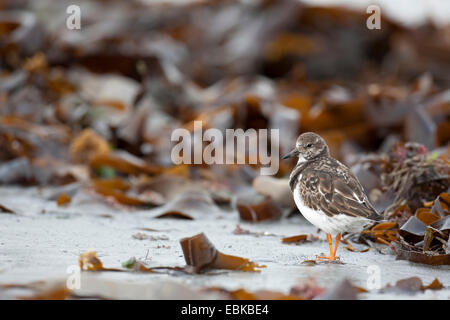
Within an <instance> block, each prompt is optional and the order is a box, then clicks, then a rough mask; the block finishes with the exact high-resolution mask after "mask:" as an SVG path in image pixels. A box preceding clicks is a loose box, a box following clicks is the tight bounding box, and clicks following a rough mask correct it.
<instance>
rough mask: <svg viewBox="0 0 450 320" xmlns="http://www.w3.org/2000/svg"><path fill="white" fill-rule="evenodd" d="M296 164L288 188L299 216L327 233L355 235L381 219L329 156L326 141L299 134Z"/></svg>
mask: <svg viewBox="0 0 450 320" xmlns="http://www.w3.org/2000/svg"><path fill="white" fill-rule="evenodd" d="M294 155H297V156H299V161H298V163H297V165H296V167H295V168H294V169H293V170H292V173H291V175H290V181H289V184H290V187H291V190H292V192H293V195H294V200H295V202H296V204H297V207H298V209H299V210H300V212H301V213H302V214H303V215H304V216H305V218H306V219H308V220H309V221H310V222H311V223H312V224H314V225H316V226H317V227H318V228H320V229H322V230H323V231H325V232H327V233H332V234H336V233H340V232H358V231H361V230H363V229H364V228H365V227H366V226H367V225H369V224H371V223H373V222H374V221H378V220H381V216H380V215H379V214H378V213H377V212H376V210H375V209H374V208H373V206H372V205H371V204H370V202H369V199H368V198H367V196H366V194H365V193H364V189H363V187H362V186H361V184H360V183H359V181H358V179H357V178H356V177H355V176H354V175H353V173H352V172H351V171H350V169H349V168H348V167H346V166H345V165H344V164H342V163H341V162H339V161H338V160H336V159H334V158H333V157H331V156H330V154H329V151H328V146H327V145H326V143H325V141H324V140H323V139H322V138H321V137H320V136H318V135H317V134H314V133H305V134H302V135H301V136H300V137H299V138H298V140H297V144H296V149H294V150H293V151H292V152H291V156H294Z"/></svg>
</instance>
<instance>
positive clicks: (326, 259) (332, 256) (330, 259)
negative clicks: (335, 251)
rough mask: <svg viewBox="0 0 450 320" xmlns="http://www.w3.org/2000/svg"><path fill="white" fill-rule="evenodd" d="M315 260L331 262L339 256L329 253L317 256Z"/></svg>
mask: <svg viewBox="0 0 450 320" xmlns="http://www.w3.org/2000/svg"><path fill="white" fill-rule="evenodd" d="M316 260H318V261H328V262H331V261H336V260H339V257H338V256H335V255H331V256H317V258H316Z"/></svg>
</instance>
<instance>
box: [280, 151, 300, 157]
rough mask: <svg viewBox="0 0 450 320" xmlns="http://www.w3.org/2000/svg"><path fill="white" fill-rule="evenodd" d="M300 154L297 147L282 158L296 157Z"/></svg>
mask: <svg viewBox="0 0 450 320" xmlns="http://www.w3.org/2000/svg"><path fill="white" fill-rule="evenodd" d="M298 154H299V152H298V150H297V149H293V150H292V151H291V152H289V153H288V154H286V155H284V156H283V158H281V160H284V159H288V158H292V157H296V156H298Z"/></svg>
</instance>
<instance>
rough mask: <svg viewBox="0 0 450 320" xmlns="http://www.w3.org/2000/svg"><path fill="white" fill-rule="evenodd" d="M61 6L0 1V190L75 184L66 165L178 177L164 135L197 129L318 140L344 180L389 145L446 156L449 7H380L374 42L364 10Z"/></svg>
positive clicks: (279, 5) (285, 143) (186, 4)
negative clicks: (411, 145) (315, 136)
mask: <svg viewBox="0 0 450 320" xmlns="http://www.w3.org/2000/svg"><path fill="white" fill-rule="evenodd" d="M72 4H73V3H72V2H70V1H58V2H55V1H45V0H42V1H22V0H20V1H8V0H6V1H5V0H3V1H1V2H0V8H1V12H0V58H1V60H0V103H1V108H0V115H1V118H0V145H1V149H2V152H1V154H0V161H1V162H2V163H3V164H4V170H3V171H0V172H3V174H0V182H1V183H3V184H9V183H23V184H26V185H27V184H38V185H45V184H61V183H62V184H66V183H68V182H71V181H74V180H77V179H79V177H76V174H75V173H73V172H72V171H73V170H72V169H73V168H72V169H70V170H69V169H67V164H71V165H73V164H78V165H85V166H86V165H87V166H89V167H90V169H93V173H94V174H95V175H100V176H102V175H108V174H109V175H114V170H116V171H117V169H119V171H120V170H121V171H123V169H120V168H118V166H119V165H121V163H120V161H122V160H123V158H124V157H126V158H127V159H128V160H127V161H135V162H136V163H139V165H142V166H145V167H148V168H146V169H145V170H144V171H143V172H144V173H147V174H154V173H157V172H160V170H162V169H161V168H165V169H167V168H170V167H172V166H173V163H172V162H171V159H170V150H171V148H172V146H173V143H172V142H171V141H170V135H171V132H172V131H173V130H174V129H176V128H186V129H188V130H190V131H192V130H193V121H195V120H201V121H203V126H204V128H218V129H220V130H225V128H243V129H244V130H245V129H248V128H255V129H261V128H277V129H279V130H280V136H281V139H280V142H279V144H280V145H279V147H280V152H281V153H285V152H287V151H288V150H290V149H291V148H292V146H293V145H294V141H295V139H296V137H297V136H298V135H299V134H300V133H301V132H305V131H314V132H317V133H319V134H320V135H322V136H323V137H324V138H325V139H326V141H327V142H328V144H329V145H330V148H331V152H332V154H333V155H334V156H335V157H337V158H339V159H341V160H342V161H344V162H345V163H346V164H349V165H353V164H355V163H356V162H357V161H359V160H360V157H361V155H365V154H367V153H370V152H379V153H380V152H381V153H382V152H388V151H389V150H390V149H391V148H392V146H394V145H395V144H397V143H399V142H407V141H412V142H417V143H420V144H423V145H424V146H425V147H426V149H427V150H434V149H437V150H439V153H443V152H444V153H445V152H446V151H445V148H446V146H447V145H448V141H449V138H450V120H449V115H450V113H449V107H450V105H449V101H450V91H449V83H450V60H449V57H450V25H449V22H450V6H449V3H448V2H446V1H426V2H425V1H396V2H395V4H394V2H389V1H381V2H379V5H380V6H381V7H380V8H381V28H380V29H373V30H370V29H368V27H367V25H366V21H367V19H368V18H369V16H370V14H368V13H366V9H367V6H368V5H370V3H369V2H368V1H305V2H300V1H290V0H267V1H231V0H230V1H182V2H178V1H174V2H159V1H144V0H141V1H127V2H124V1H115V0H104V1H79V2H77V4H76V6H78V8H79V10H78V11H79V12H78V11H77V12H75V13H74V12H72V11H70V9H69V11H68V8H69V6H70V5H72ZM319 4H320V6H318V5H319ZM336 5H340V7H337V6H336ZM74 14H75V15H78V16H77V17H75V18H74ZM77 19H78V20H77ZM77 21H78V22H79V28H75V29H74V28H71V27H70V25H71V24H72V25H73V23H74V22H77ZM111 150H113V151H114V152H115V155H116V156H117V158H114V159H109V158H105V157H103V158H101V157H100V158H96V159H93V156H95V155H98V154H103V155H104V154H105V153H109V152H110V151H111ZM118 151H119V152H120V155H119V153H118ZM238 152H239V151H238ZM118 158H120V159H119V160H118ZM114 161H118V162H119V164H116V163H114ZM49 164H51V165H49ZM122 165H123V164H122ZM136 165H137V164H136ZM291 166H292V163H282V167H281V169H280V171H279V173H278V175H279V176H283V175H286V174H287V173H288V172H289V170H290V168H291ZM111 167H112V169H111ZM203 167H204V166H203ZM255 167H257V166H250V167H249V168H248V169H249V170H248V171H249V172H250V175H251V176H255V173H254V172H252V170H253V171H254V169H255ZM12 168H16V169H14V170H13V169H12ZM36 168H38V169H36ZM165 169H164V170H165ZM191 169H192V168H190V169H178V170H179V171H180V172H184V173H186V172H187V171H189V170H191ZM127 170H128V171H130V170H131V169H126V170H125V171H126V173H130V172H128V171H127ZM139 170H141V169H139ZM139 170H138V171H139ZM186 170H187V171H186ZM219 170H222V171H223V170H227V171H229V170H233V169H232V168H227V169H223V168H222V169H219ZM239 170H240V169H239ZM131 171H132V170H131ZM91 173H92V172H91ZM187 174H188V175H191V176H192V174H193V173H192V172H191V171H190V172H189V173H187ZM221 174H225V173H221ZM228 174H229V172H226V174H225V175H228Z"/></svg>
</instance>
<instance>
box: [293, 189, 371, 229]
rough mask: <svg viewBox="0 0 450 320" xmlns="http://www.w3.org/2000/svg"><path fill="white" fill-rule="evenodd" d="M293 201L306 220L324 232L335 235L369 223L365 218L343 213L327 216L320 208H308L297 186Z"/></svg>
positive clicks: (360, 227) (363, 226)
mask: <svg viewBox="0 0 450 320" xmlns="http://www.w3.org/2000/svg"><path fill="white" fill-rule="evenodd" d="M294 201H295V204H296V205H297V208H298V210H300V212H301V213H302V215H303V216H304V217H305V218H306V220H308V221H309V222H311V223H312V224H313V225H315V226H316V227H317V228H319V229H320V230H322V231H324V232H326V233H331V234H333V235H335V234H337V233H340V232H360V231H362V230H363V229H364V228H365V226H367V225H368V224H370V223H371V221H370V220H368V219H366V218H362V217H361V218H360V217H351V216H348V215H345V214H338V215H335V216H332V217H329V216H327V215H326V214H325V213H324V212H323V211H321V210H318V211H316V210H314V209H311V208H308V207H307V206H305V204H304V202H303V199H302V197H301V195H300V190H299V189H298V188H295V189H294Z"/></svg>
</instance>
